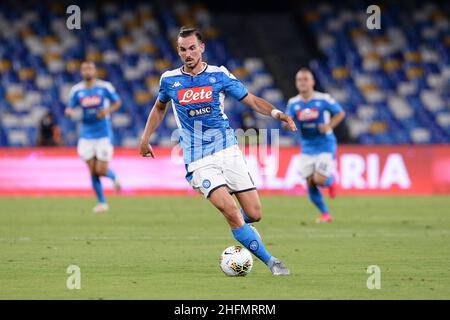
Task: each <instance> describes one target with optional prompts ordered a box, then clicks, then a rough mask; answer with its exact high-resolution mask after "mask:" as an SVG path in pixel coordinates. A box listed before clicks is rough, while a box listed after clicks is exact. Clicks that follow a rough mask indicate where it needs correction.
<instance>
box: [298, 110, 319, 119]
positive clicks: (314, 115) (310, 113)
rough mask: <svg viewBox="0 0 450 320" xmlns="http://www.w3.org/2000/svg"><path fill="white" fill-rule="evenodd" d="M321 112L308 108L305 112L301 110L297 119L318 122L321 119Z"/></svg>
mask: <svg viewBox="0 0 450 320" xmlns="http://www.w3.org/2000/svg"><path fill="white" fill-rule="evenodd" d="M319 115H320V114H319V110H318V109H316V108H306V109H303V110H300V111H299V112H298V113H297V118H298V119H299V120H300V121H311V120H317V119H319Z"/></svg>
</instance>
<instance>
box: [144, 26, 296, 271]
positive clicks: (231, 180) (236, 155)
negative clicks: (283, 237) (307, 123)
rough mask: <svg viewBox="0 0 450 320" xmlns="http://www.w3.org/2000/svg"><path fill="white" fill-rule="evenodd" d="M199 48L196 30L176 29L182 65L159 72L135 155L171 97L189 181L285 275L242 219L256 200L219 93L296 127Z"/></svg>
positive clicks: (147, 149) (251, 217) (252, 217)
mask: <svg viewBox="0 0 450 320" xmlns="http://www.w3.org/2000/svg"><path fill="white" fill-rule="evenodd" d="M204 50H205V44H204V43H203V41H202V36H201V34H200V33H199V32H198V30H197V29H194V28H181V30H180V33H179V36H178V54H179V56H180V58H181V60H182V62H183V64H184V65H183V66H182V67H181V68H178V69H175V70H171V71H166V72H165V73H164V74H163V75H162V76H161V81H160V90H159V96H158V99H157V100H156V102H155V105H154V106H153V108H152V110H151V112H150V115H149V117H148V120H147V124H146V126H145V130H144V133H143V135H142V137H141V142H140V154H141V155H142V156H145V157H148V156H151V157H154V153H153V150H152V148H151V146H150V145H149V140H150V136H151V135H152V134H153V133H154V132H155V130H156V128H157V127H158V126H159V124H160V123H161V121H162V119H163V117H164V115H165V112H166V104H167V103H168V102H169V101H172V108H173V112H174V115H175V119H176V121H177V124H178V127H179V132H181V133H180V143H181V147H182V150H183V158H184V162H185V166H186V171H187V174H186V178H187V180H188V181H189V183H190V185H191V186H192V187H193V188H194V189H196V190H197V191H199V192H201V193H202V194H203V195H204V197H205V198H207V199H208V200H209V201H210V202H211V203H212V204H213V205H214V206H215V207H216V208H217V209H218V210H219V211H220V212H221V213H222V214H223V215H224V217H225V219H226V220H227V222H228V224H229V225H230V227H231V231H232V233H233V236H234V237H235V239H236V240H237V241H239V242H240V243H241V244H242V245H244V246H245V247H246V248H247V249H249V250H250V252H252V253H253V254H254V255H255V256H256V257H258V258H259V259H260V260H261V261H263V262H264V263H265V264H266V265H267V266H268V267H269V268H270V270H271V272H272V274H273V275H288V274H289V269H287V268H286V266H285V265H284V264H283V263H282V262H281V261H280V260H278V259H276V258H275V257H273V256H272V255H270V254H269V252H268V251H267V250H266V248H265V246H264V244H263V242H262V240H261V238H260V237H259V236H258V234H257V232H256V231H255V230H256V229H254V228H253V227H252V226H250V225H249V224H248V223H250V222H256V221H259V220H260V219H261V215H262V212H261V203H260V199H259V196H258V193H257V191H256V187H255V185H254V183H253V180H252V178H251V176H250V173H249V171H248V169H247V164H246V163H245V160H244V157H243V155H242V153H241V151H240V149H239V147H238V145H237V140H236V137H235V134H234V131H233V129H232V128H231V127H230V124H229V121H228V118H227V116H226V115H225V113H224V98H225V94H226V95H230V96H232V97H233V98H234V99H237V100H239V101H241V102H242V103H244V104H246V105H248V106H249V107H251V108H253V109H254V110H255V111H257V112H259V113H261V114H264V115H272V116H273V117H275V118H276V119H279V120H281V121H284V122H286V123H287V124H288V126H289V128H290V129H292V130H296V127H295V124H294V122H293V120H292V119H291V118H290V117H288V116H287V115H286V114H284V113H282V112H281V111H279V110H276V109H275V108H274V107H273V106H272V105H271V104H270V103H269V102H267V101H266V100H264V99H261V98H258V97H256V96H254V95H252V94H251V93H249V92H248V91H247V89H246V88H245V86H244V85H243V84H242V83H241V82H240V81H239V80H237V79H236V78H235V77H234V76H233V75H232V74H231V73H230V72H229V71H228V70H227V69H226V68H225V67H223V66H222V67H216V66H209V65H208V64H206V63H205V62H203V61H202V53H203V52H204ZM232 194H234V195H235V196H236V198H237V200H238V202H239V204H240V205H241V208H242V209H241V210H239V208H238V206H237V204H236V202H235V200H234V198H233V196H232Z"/></svg>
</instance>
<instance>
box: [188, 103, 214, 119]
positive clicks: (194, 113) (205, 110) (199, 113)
mask: <svg viewBox="0 0 450 320" xmlns="http://www.w3.org/2000/svg"><path fill="white" fill-rule="evenodd" d="M210 113H211V106H207V107H204V108H197V109H190V110H188V116H189V117H191V118H192V117H197V116H203V115H205V114H210Z"/></svg>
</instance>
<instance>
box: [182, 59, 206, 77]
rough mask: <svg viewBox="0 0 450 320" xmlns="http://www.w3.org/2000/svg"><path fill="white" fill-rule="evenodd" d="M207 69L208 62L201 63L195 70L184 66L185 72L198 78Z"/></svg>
mask: <svg viewBox="0 0 450 320" xmlns="http://www.w3.org/2000/svg"><path fill="white" fill-rule="evenodd" d="M205 67H206V62H203V61H202V62H199V63H197V65H196V66H195V67H194V68H192V69H191V68H188V67H187V66H186V65H184V66H183V71H184V72H185V73H187V74H189V75H191V76H196V75H198V74H199V73H200V72H202V71H203V70H204V69H205Z"/></svg>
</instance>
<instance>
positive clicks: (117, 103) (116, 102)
mask: <svg viewBox="0 0 450 320" xmlns="http://www.w3.org/2000/svg"><path fill="white" fill-rule="evenodd" d="M106 95H107V97H108V99H109V101H111V102H112V104H111V105H110V106H109V108H104V109H102V110H100V111H99V112H98V113H97V118H98V119H103V118H104V117H106V116H107V115H108V114H111V113H113V112H114V111H116V110H117V109H119V108H120V107H121V106H122V101H121V100H120V97H119V95H118V94H117V92H116V89H114V87H113V86H112V85H111V84H110V83H108V85H107V86H106Z"/></svg>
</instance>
